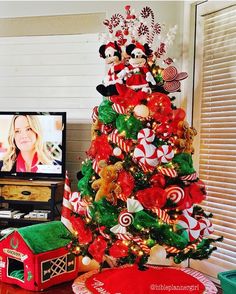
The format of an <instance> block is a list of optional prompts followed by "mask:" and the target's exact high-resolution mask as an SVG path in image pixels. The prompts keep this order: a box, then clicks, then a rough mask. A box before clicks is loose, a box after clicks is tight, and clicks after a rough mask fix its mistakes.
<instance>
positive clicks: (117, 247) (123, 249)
mask: <svg viewBox="0 0 236 294" xmlns="http://www.w3.org/2000/svg"><path fill="white" fill-rule="evenodd" d="M128 251H129V247H128V246H127V245H125V244H124V241H121V240H117V241H116V242H115V243H114V244H113V245H112V246H111V248H110V249H109V255H110V256H112V257H114V258H121V257H125V256H128Z"/></svg>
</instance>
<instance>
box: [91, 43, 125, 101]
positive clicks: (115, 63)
mask: <svg viewBox="0 0 236 294" xmlns="http://www.w3.org/2000/svg"><path fill="white" fill-rule="evenodd" d="M99 53H100V56H101V57H102V58H104V59H105V60H106V63H107V64H108V65H109V70H108V73H107V75H106V76H105V78H104V84H100V85H98V86H97V88H96V89H97V91H98V92H99V93H100V94H102V95H103V96H106V97H107V96H112V95H117V94H118V92H117V90H116V86H115V85H116V83H118V84H122V83H123V81H122V79H121V78H119V77H118V75H117V74H118V73H119V72H120V71H121V70H123V69H124V68H125V66H124V64H123V63H122V62H121V48H120V47H119V46H118V44H117V43H116V42H114V43H113V42H109V43H108V44H106V45H102V46H101V47H100V48H99Z"/></svg>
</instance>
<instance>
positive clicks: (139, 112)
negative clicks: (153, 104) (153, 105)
mask: <svg viewBox="0 0 236 294" xmlns="http://www.w3.org/2000/svg"><path fill="white" fill-rule="evenodd" d="M134 115H135V116H136V117H137V118H147V117H148V116H149V108H148V107H147V106H146V105H144V104H140V105H136V106H135V107H134Z"/></svg>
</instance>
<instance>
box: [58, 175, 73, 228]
mask: <svg viewBox="0 0 236 294" xmlns="http://www.w3.org/2000/svg"><path fill="white" fill-rule="evenodd" d="M70 196H71V189H70V180H69V177H68V172H67V171H66V177H65V185H64V195H63V201H62V211H61V222H62V223H63V224H64V225H65V226H66V227H67V228H68V230H69V231H70V232H72V233H74V232H75V230H74V229H73V225H72V223H71V214H72V213H73V205H72V204H71V203H70V201H69V199H70Z"/></svg>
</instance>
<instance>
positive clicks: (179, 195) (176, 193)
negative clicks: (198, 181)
mask: <svg viewBox="0 0 236 294" xmlns="http://www.w3.org/2000/svg"><path fill="white" fill-rule="evenodd" d="M165 191H166V192H167V195H166V197H167V198H169V199H171V200H172V201H173V202H174V203H176V204H178V203H179V202H180V201H181V200H182V199H183V198H184V190H183V189H182V188H180V187H179V186H175V185H173V186H170V187H168V188H166V189H165Z"/></svg>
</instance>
